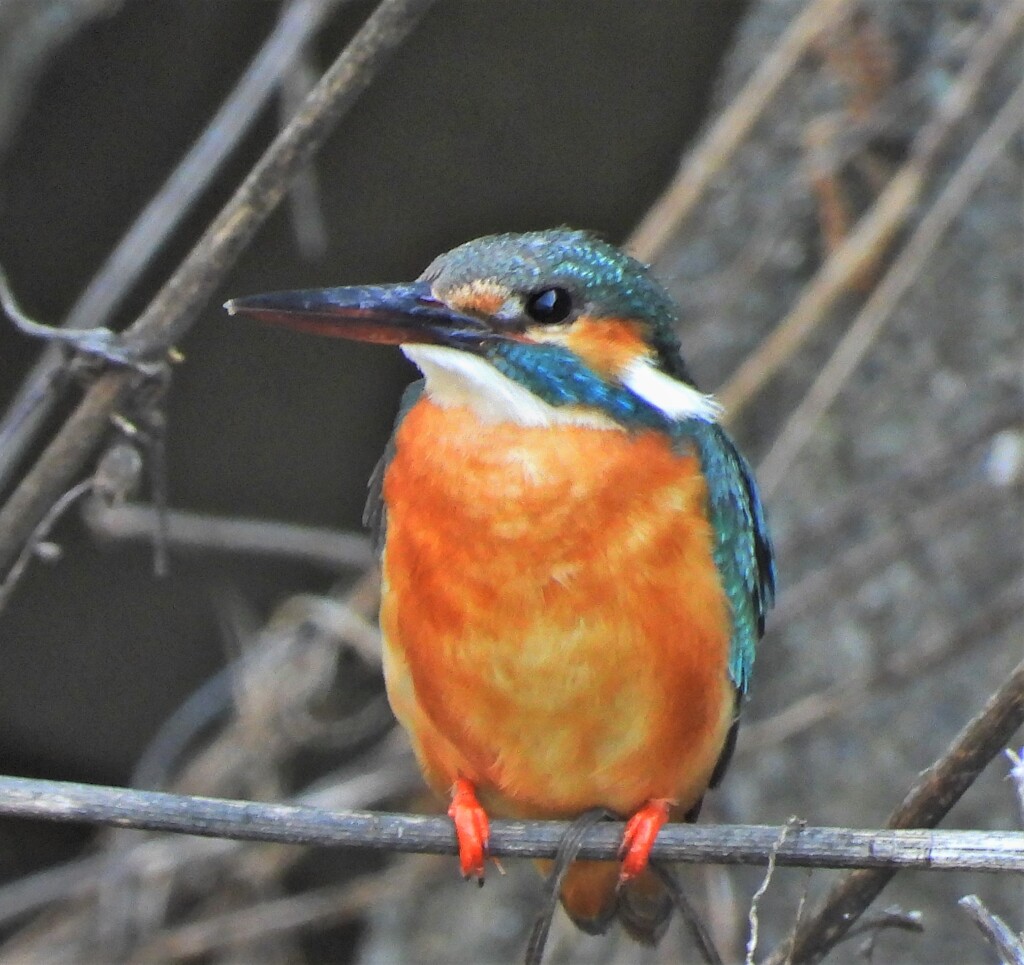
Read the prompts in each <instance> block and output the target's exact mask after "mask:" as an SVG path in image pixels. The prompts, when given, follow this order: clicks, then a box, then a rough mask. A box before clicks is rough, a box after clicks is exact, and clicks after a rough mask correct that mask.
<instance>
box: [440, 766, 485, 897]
mask: <svg viewBox="0 0 1024 965" xmlns="http://www.w3.org/2000/svg"><path fill="white" fill-rule="evenodd" d="M448 817H450V818H451V819H452V821H453V822H454V823H455V836H456V837H457V838H458V840H459V867H460V868H461V869H462V877H463V878H469V877H470V875H472V876H474V877H475V878H476V880H477V881H478V882H479V883H480V884H481V885H482V884H483V883H484V856H485V855H486V854H487V838H488V835H489V826H488V823H487V812H486V811H485V810H484V809H483V807H482V806H481V804H480V802H479V801H478V800H477V798H476V788H475V787H473V782H472V781H467V780H466V779H465V778H464V777H460V778H458V779H457V780H456V781H455V783H454V784H453V785H452V803H451V806H450V807H449V808H448Z"/></svg>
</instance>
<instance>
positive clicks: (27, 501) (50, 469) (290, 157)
mask: <svg viewBox="0 0 1024 965" xmlns="http://www.w3.org/2000/svg"><path fill="white" fill-rule="evenodd" d="M434 2H435V0H382V2H381V3H380V4H379V6H378V7H377V8H376V10H375V11H374V12H373V14H371V16H370V17H369V19H368V20H367V21H366V23H365V24H364V25H363V27H362V28H361V29H360V30H359V32H358V33H357V34H356V35H355V37H353V38H352V40H351V42H350V43H349V44H348V46H347V47H346V48H345V50H344V51H343V52H342V53H341V55H340V56H339V57H338V59H337V60H336V61H335V62H334V64H333V65H332V66H331V67H330V68H329V69H328V71H327V73H326V74H324V76H323V78H321V80H320V82H319V83H318V84H317V86H316V87H315V88H314V90H313V91H312V92H311V93H310V95H309V97H308V98H307V99H306V103H305V106H304V107H303V109H302V110H301V111H300V112H299V113H298V114H297V115H296V116H295V117H294V118H293V119H292V121H291V123H289V124H288V126H287V127H286V128H285V129H284V130H283V131H282V132H281V133H280V134H279V135H278V136H277V138H275V140H274V142H273V144H271V146H270V147H269V148H268V149H267V151H266V152H265V154H264V155H263V157H262V158H261V159H260V161H259V162H258V163H257V164H256V166H255V167H254V168H253V170H252V171H251V173H250V174H249V176H248V177H247V178H246V179H245V181H243V183H242V185H241V186H240V187H239V189H238V190H237V191H236V192H235V194H234V196H233V197H232V198H231V200H230V201H229V202H228V203H227V204H226V205H225V206H224V208H223V210H222V211H221V213H220V214H219V215H218V216H217V218H216V219H215V220H214V222H213V223H212V224H211V225H210V227H209V228H208V229H207V230H206V232H205V233H204V234H203V236H202V238H200V240H199V241H198V242H197V244H196V245H195V247H194V248H193V249H192V251H191V253H190V254H189V255H188V257H187V258H186V259H185V261H184V262H183V263H182V265H181V266H180V267H179V268H178V270H177V271H176V272H175V273H174V275H173V276H172V277H171V278H170V280H169V281H168V282H167V283H166V284H165V285H164V287H163V288H162V289H161V290H160V292H159V293H158V294H157V295H156V297H155V298H154V299H153V301H152V302H151V303H150V304H149V307H148V308H147V309H146V311H145V312H144V313H143V314H142V316H141V317H140V318H139V319H138V320H137V321H136V322H135V323H134V324H133V325H132V326H131V328H130V329H129V330H128V332H127V338H126V344H127V346H129V347H130V348H131V350H132V351H133V352H135V353H136V354H137V355H138V356H139V357H140V358H143V359H146V358H158V357H160V356H162V355H163V354H164V353H165V352H166V350H167V349H168V347H169V346H171V345H173V344H174V343H175V342H176V341H177V340H178V339H180V338H181V337H182V336H183V335H184V334H185V332H187V331H188V329H189V328H190V327H191V325H192V324H193V322H194V321H195V318H196V316H197V314H198V313H199V311H200V310H201V308H202V307H203V305H204V304H205V303H206V301H207V299H208V298H209V297H210V295H211V294H212V293H213V291H214V289H215V288H216V286H217V284H218V283H219V282H220V281H221V279H222V278H223V277H224V275H225V273H226V272H227V271H228V269H229V268H230V267H231V266H232V265H233V264H234V262H235V260H236V259H237V258H238V256H239V255H240V254H241V252H242V251H243V250H244V248H245V247H246V245H247V244H248V243H249V241H250V240H251V239H252V237H253V236H254V235H255V233H256V231H257V229H258V228H259V227H260V225H262V224H263V222H264V221H265V220H266V218H267V217H268V216H269V214H270V213H271V212H272V211H273V210H274V209H275V208H276V207H277V205H278V203H279V202H280V201H281V198H282V197H283V196H284V194H285V192H286V191H287V189H288V185H289V183H290V181H291V178H292V177H293V176H294V175H295V174H296V173H297V172H298V171H299V170H301V169H302V167H303V165H305V164H306V162H308V160H309V159H310V158H311V157H312V155H313V154H314V152H315V151H316V150H317V149H318V148H319V147H320V146H321V145H322V144H323V142H324V141H325V140H326V138H327V136H328V134H329V133H330V132H331V130H333V128H334V125H335V124H336V123H337V121H338V120H339V119H340V118H341V116H342V115H343V114H344V113H345V112H346V111H347V110H348V109H349V108H350V107H351V106H352V104H353V103H355V101H356V99H357V98H358V96H359V95H360V94H361V93H362V92H363V91H364V90H365V89H366V87H367V86H368V85H369V84H370V81H371V80H372V79H373V77H374V76H375V75H376V73H377V71H378V70H379V69H380V68H381V66H382V65H383V64H384V62H385V61H386V59H387V57H388V56H389V55H390V54H392V53H394V51H395V50H396V49H397V48H398V46H399V45H400V44H401V42H402V41H403V40H404V39H405V38H406V37H407V36H408V34H409V33H410V31H411V30H412V29H413V27H414V26H415V25H416V24H417V23H418V22H419V21H420V19H421V18H422V17H423V16H424V15H425V14H426V12H427V11H428V10H429V9H430V7H431V6H432V5H433V3H434ZM140 378H141V376H139V375H138V374H137V373H135V372H132V371H130V370H121V371H111V372H108V373H106V374H105V375H103V376H102V377H100V378H99V379H98V380H97V381H96V382H95V383H94V384H93V385H92V387H91V388H90V389H89V391H88V392H87V393H86V395H85V398H84V399H83V400H82V402H81V403H80V405H79V406H78V408H77V409H76V410H75V412H74V413H72V415H71V416H70V417H69V418H68V420H67V421H66V422H65V423H64V425H63V427H62V428H61V430H60V432H58V434H57V435H56V437H55V438H54V439H53V440H52V441H51V443H50V444H49V445H48V446H47V448H46V450H45V451H44V452H43V454H42V456H40V458H39V460H38V461H37V462H36V464H35V465H34V466H33V467H32V469H31V470H30V471H29V473H28V474H27V475H26V476H25V478H24V479H23V480H22V481H21V483H20V485H19V486H18V488H17V489H16V490H15V491H14V493H13V495H12V496H11V498H10V499H9V500H8V502H7V504H6V505H5V506H4V508H3V509H2V510H0V573H5V572H6V571H7V570H8V569H9V567H10V566H11V565H12V563H13V561H14V560H15V559H16V558H17V555H18V553H19V552H20V551H21V547H22V546H23V545H24V544H25V541H26V540H27V539H28V538H29V536H30V534H31V533H32V531H33V529H34V528H35V526H36V524H37V523H38V522H39V520H40V519H41V518H42V517H43V515H44V514H45V513H46V511H47V509H48V508H49V507H50V506H51V505H52V504H53V502H54V500H56V499H57V497H58V496H59V495H60V493H62V492H63V491H64V490H65V489H66V488H67V485H68V483H69V482H70V481H71V480H72V479H73V477H74V476H75V474H76V473H78V472H79V471H80V470H81V469H82V466H83V465H84V464H85V461H86V460H87V459H88V457H89V455H90V454H91V453H92V452H93V450H94V449H95V447H96V445H97V443H98V442H99V440H100V439H101V438H102V436H103V434H104V432H105V431H106V427H107V423H108V420H109V419H110V416H111V415H112V414H113V413H114V412H115V411H116V410H117V408H118V406H119V405H120V404H121V403H122V402H123V401H124V399H125V398H126V397H127V395H128V394H129V393H130V392H131V391H132V390H133V388H135V387H136V386H137V385H138V384H139V379H140Z"/></svg>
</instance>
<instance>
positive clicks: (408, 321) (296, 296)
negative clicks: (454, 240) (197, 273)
mask: <svg viewBox="0 0 1024 965" xmlns="http://www.w3.org/2000/svg"><path fill="white" fill-rule="evenodd" d="M224 307H225V308H226V309H227V310H228V312H229V313H230V314H231V315H235V314H242V315H251V316H252V317H253V318H258V319H259V320H260V321H263V322H271V323H272V324H276V325H285V326H287V327H288V328H294V329H297V330H299V331H304V332H313V333H314V334H317V335H332V336H334V337H336V338H348V339H354V340H355V341H360V342H382V343H385V344H388V345H398V344H400V343H403V342H420V343H424V342H425V343H428V344H435V345H454V346H462V347H466V346H467V343H469V344H479V342H480V341H481V340H482V339H483V338H485V337H486V336H487V334H488V329H487V328H486V327H485V326H484V325H483V323H482V322H481V321H480V320H479V319H477V318H474V317H472V316H470V315H463V314H461V313H459V312H456V311H454V310H453V309H451V308H449V307H448V306H447V305H445V304H444V303H443V302H441V301H439V300H438V299H437V298H435V297H434V295H433V294H432V293H431V290H430V285H429V284H428V283H427V282H409V283H407V284H400V285H357V286H352V287H349V288H307V289H303V290H300V291H286V292H271V293H269V294H266V295H250V296H248V297H247V298H232V299H231V301H229V302H226V303H225V305H224Z"/></svg>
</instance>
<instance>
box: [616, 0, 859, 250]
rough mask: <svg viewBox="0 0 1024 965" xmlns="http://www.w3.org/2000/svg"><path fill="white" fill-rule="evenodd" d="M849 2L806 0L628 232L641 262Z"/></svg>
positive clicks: (677, 222)
mask: <svg viewBox="0 0 1024 965" xmlns="http://www.w3.org/2000/svg"><path fill="white" fill-rule="evenodd" d="M848 5H849V0H810V2H809V3H808V4H807V6H806V7H805V8H804V10H803V12H802V13H801V14H800V15H799V16H798V17H797V18H796V19H795V20H794V21H793V22H792V24H790V26H789V29H788V30H787V31H786V33H785V35H784V36H783V37H781V38H780V39H779V40H778V41H777V42H776V43H775V44H774V45H773V46H772V48H771V51H770V52H769V53H768V55H767V56H766V57H765V59H764V61H763V62H762V63H761V65H760V67H758V69H757V70H756V71H755V72H754V74H753V76H752V77H751V78H750V79H749V80H748V81H747V83H746V84H745V85H744V87H743V89H742V90H741V91H740V92H739V94H737V95H736V97H735V98H734V99H733V101H732V102H731V103H730V105H729V107H727V108H726V109H725V110H724V111H723V112H722V114H721V115H720V116H719V118H718V120H717V121H715V123H714V124H713V125H712V127H711V129H710V130H709V131H708V132H707V134H705V136H704V137H703V138H702V139H701V142H700V143H699V144H698V145H697V147H696V148H694V150H693V151H691V152H690V153H689V154H688V155H687V156H686V159H685V160H684V162H683V165H682V167H681V168H680V169H679V173H678V174H677V175H676V176H675V178H674V179H673V180H672V182H671V184H669V186H668V187H667V188H666V189H665V192H664V193H663V194H662V196H661V197H660V198H659V199H658V200H657V201H656V202H655V203H654V204H653V205H652V206H651V208H650V210H649V211H648V212H647V214H646V215H644V217H643V220H642V221H641V222H640V224H639V225H637V227H636V229H635V230H634V231H633V233H632V234H631V235H630V236H629V238H628V240H627V241H626V245H625V247H626V248H628V249H629V250H630V251H631V252H632V253H633V255H635V256H636V257H637V258H639V259H640V260H641V261H652V260H654V259H655V258H657V257H658V255H659V254H661V251H662V249H663V248H664V247H665V244H666V243H667V242H668V240H669V238H670V237H671V236H672V235H673V234H674V233H675V232H676V231H678V230H679V226H680V225H681V224H682V223H683V221H684V220H685V219H686V217H687V215H689V213H690V212H691V211H692V210H693V208H694V206H695V205H696V203H697V202H698V201H699V200H700V198H701V197H702V196H703V194H704V192H705V191H706V190H707V187H708V185H709V184H710V183H711V181H712V179H713V178H714V177H715V175H716V174H718V172H719V171H721V170H722V168H723V167H725V165H726V163H727V162H728V161H729V159H730V158H731V157H732V155H733V153H734V152H735V151H736V148H737V147H739V145H740V144H741V143H742V141H743V139H744V138H745V137H746V136H747V134H749V133H750V130H751V128H752V127H753V126H754V124H756V123H757V121H758V119H759V118H760V117H761V115H762V114H763V113H764V110H765V108H766V107H767V106H768V104H770V103H771V101H772V98H773V97H774V96H775V95H776V94H777V93H778V90H779V88H780V87H781V86H782V84H783V82H784V81H785V80H786V78H787V77H788V76H789V75H790V74H791V73H792V72H793V69H794V68H795V67H796V65H797V64H798V63H799V62H800V58H801V57H802V56H803V55H804V54H805V53H806V51H807V49H808V48H809V47H810V45H811V44H812V43H814V41H815V39H816V38H817V37H818V36H819V35H820V34H821V33H822V31H823V30H825V29H826V28H828V27H830V26H833V25H834V24H835V23H836V21H837V20H838V18H840V17H841V16H842V15H843V8H844V7H846V6H848Z"/></svg>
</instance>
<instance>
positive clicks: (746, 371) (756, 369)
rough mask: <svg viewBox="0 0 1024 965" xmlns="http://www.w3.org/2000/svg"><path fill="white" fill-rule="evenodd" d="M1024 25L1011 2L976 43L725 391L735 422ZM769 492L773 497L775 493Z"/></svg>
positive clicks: (842, 286) (905, 208) (909, 201)
mask: <svg viewBox="0 0 1024 965" xmlns="http://www.w3.org/2000/svg"><path fill="white" fill-rule="evenodd" d="M1022 26H1024V2H1022V0H1009V2H1008V3H1007V4H1006V5H1005V6H1004V7H1003V9H1002V10H1001V11H1000V13H999V15H998V16H997V17H996V18H995V20H994V21H993V22H992V24H991V25H990V26H989V28H988V29H987V30H986V31H985V32H984V33H983V34H982V36H981V37H980V38H979V39H978V40H977V42H976V43H975V45H974V50H973V52H972V53H971V56H970V57H969V59H968V61H967V63H966V64H965V66H964V68H963V70H962V71H961V73H960V75H959V78H958V79H957V82H956V83H955V84H954V85H953V87H952V88H951V89H950V91H949V93H948V94H947V95H946V97H945V99H944V100H943V102H942V104H941V106H940V108H939V110H938V112H937V113H936V115H935V116H934V117H933V118H932V119H931V121H929V123H928V124H927V125H925V126H924V127H923V128H922V129H921V131H920V133H919V134H918V136H917V138H916V140H915V142H914V146H913V149H912V150H911V154H910V158H909V159H908V160H907V162H906V163H905V164H904V165H903V167H901V168H900V170H899V171H897V172H896V174H895V175H894V176H893V178H892V180H890V182H889V183H888V185H887V186H886V188H885V190H884V191H883V192H882V194H881V196H880V197H879V198H878V200H877V201H876V202H875V204H874V206H873V207H872V208H871V210H870V211H869V212H868V213H867V214H865V215H864V216H863V217H862V218H861V219H860V221H859V222H858V223H857V226H856V227H855V228H854V230H853V232H852V233H851V234H850V235H849V237H847V239H846V240H845V241H844V242H843V244H842V245H840V246H839V247H838V248H837V249H835V251H833V253H832V254H831V255H830V256H829V258H828V259H827V260H826V262H825V263H824V264H823V265H822V266H821V268H820V269H819V270H818V272H817V273H816V274H815V276H814V278H813V279H811V281H810V282H809V283H808V284H807V285H806V286H805V288H804V290H803V294H802V295H801V297H800V299H799V300H798V301H797V303H796V305H794V306H793V308H792V309H791V310H790V312H789V314H788V315H787V316H786V317H785V318H784V319H783V320H782V321H781V322H779V324H778V325H777V326H776V328H775V330H774V331H773V332H772V334H771V335H770V336H769V337H768V338H767V339H765V340H764V342H763V343H762V344H761V346H760V347H759V348H758V349H757V350H756V351H755V352H754V353H752V354H751V355H750V356H749V357H748V358H747V359H746V360H745V361H744V362H743V364H742V365H741V366H740V367H739V369H737V371H736V372H735V373H734V375H733V376H732V378H731V379H730V380H729V381H728V383H727V384H726V385H725V386H723V387H722V389H721V390H720V391H719V393H718V395H719V398H720V399H721V401H722V404H723V406H724V408H725V409H726V411H727V412H728V413H729V414H730V417H731V418H733V419H734V418H735V417H736V416H737V415H738V414H739V412H740V411H741V410H742V409H743V407H744V406H745V405H746V404H747V403H748V402H749V401H750V400H751V398H753V396H754V395H755V393H757V392H758V391H759V390H760V389H761V388H762V387H763V386H764V385H765V383H766V382H767V381H768V380H769V379H770V378H771V377H772V376H773V375H774V374H775V373H776V372H778V371H779V369H780V368H782V366H783V365H784V364H785V363H786V362H787V361H788V360H789V359H790V358H792V356H793V354H794V353H795V352H796V351H797V350H798V349H799V347H800V346H801V345H802V344H803V343H804V341H805V340H806V339H807V337H808V336H809V335H810V334H811V332H813V331H814V329H815V328H816V327H817V326H818V325H819V324H821V322H822V321H823V320H824V319H825V317H826V314H827V312H828V310H829V308H830V307H831V306H832V305H833V304H834V303H835V301H836V299H837V298H838V297H839V296H840V295H841V294H842V293H843V292H844V291H846V290H847V289H848V287H849V286H850V283H851V281H852V280H853V279H854V278H856V277H857V276H858V275H859V274H860V273H861V272H862V271H864V269H865V268H866V267H867V266H868V265H869V264H871V263H872V262H873V261H874V260H875V259H876V257H877V253H878V251H879V250H880V248H881V247H882V246H883V245H884V244H885V243H886V242H887V241H888V240H890V239H891V238H892V237H893V236H894V235H895V233H896V231H898V230H899V228H901V227H902V226H903V224H904V223H905V221H906V219H907V218H908V217H909V216H910V214H911V213H912V212H913V210H914V206H915V205H916V204H917V202H918V201H919V200H920V197H921V193H922V191H923V190H924V187H925V184H926V181H927V177H928V174H929V171H930V169H931V168H932V166H933V165H934V164H935V162H936V160H937V158H938V156H939V152H940V151H941V150H942V149H943V148H944V147H945V145H946V143H947V141H948V139H949V137H950V135H951V134H952V133H953V130H954V128H955V127H956V125H957V124H958V123H959V121H961V120H962V119H963V117H964V116H965V115H966V114H967V112H968V111H969V110H970V108H971V105H972V104H973V102H974V100H975V99H976V98H977V96H978V93H979V91H980V90H982V89H983V87H984V85H985V83H986V80H987V78H988V77H989V75H990V73H991V72H992V70H993V69H994V68H995V67H996V65H997V64H998V63H999V59H1000V55H1001V54H1002V52H1003V51H1004V50H1005V48H1006V47H1007V46H1008V45H1009V43H1010V42H1011V41H1012V40H1013V38H1014V37H1015V36H1016V34H1017V32H1018V31H1019V30H1020V29H1021V27H1022ZM1015 99H1016V98H1014V100H1015ZM1018 111H1019V108H1018ZM1000 116H1002V112H1001V113H1000ZM993 123H994V122H993ZM1002 123H1005V121H1003V122H1002ZM1011 133H1012V132H1011ZM971 157H973V158H974V160H973V161H972V165H977V164H978V157H977V156H976V151H972V152H971ZM975 176H980V172H973V173H971V174H970V177H972V178H973V177H975ZM965 177H967V175H965ZM947 190H948V189H947ZM918 244H921V242H918ZM914 257H915V258H916V256H914ZM901 260H902V259H901ZM894 270H895V268H894V269H893V271H894ZM903 270H904V269H901V271H903ZM893 271H890V272H889V274H888V275H887V279H888V278H889V277H892V275H893ZM889 284H890V285H895V284H896V283H892V282H890V283H889ZM900 284H903V283H902V282H901V283H900ZM886 298H888V296H886ZM876 300H877V301H876ZM880 301H881V299H880V297H879V296H878V295H877V293H876V296H875V298H873V299H872V303H875V304H878V303H879V302H880ZM759 478H762V489H764V488H765V486H764V483H763V474H762V473H761V472H760V471H759ZM767 488H768V489H769V491H770V489H771V487H767Z"/></svg>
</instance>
